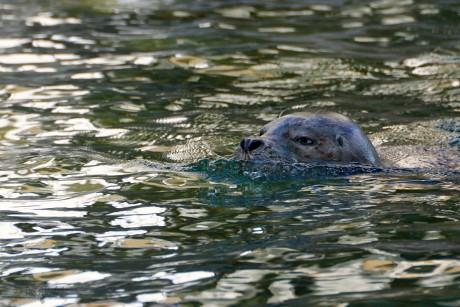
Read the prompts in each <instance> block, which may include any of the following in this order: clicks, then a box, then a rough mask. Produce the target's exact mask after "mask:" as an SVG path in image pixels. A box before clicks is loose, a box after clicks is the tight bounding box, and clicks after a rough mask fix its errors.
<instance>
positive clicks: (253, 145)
mask: <svg viewBox="0 0 460 307" xmlns="http://www.w3.org/2000/svg"><path fill="white" fill-rule="evenodd" d="M263 144H264V143H263V142H262V141H261V140H252V141H251V143H250V144H249V147H248V150H249V151H254V150H256V149H257V148H259V147H260V146H262V145H263Z"/></svg>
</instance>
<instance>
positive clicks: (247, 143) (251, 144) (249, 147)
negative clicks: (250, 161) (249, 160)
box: [240, 139, 265, 153]
mask: <svg viewBox="0 0 460 307" xmlns="http://www.w3.org/2000/svg"><path fill="white" fill-rule="evenodd" d="M264 144H265V143H264V141H262V140H258V139H243V140H241V142H240V147H241V149H243V151H244V152H246V153H249V152H251V151H254V150H256V149H257V148H260V147H261V146H263V145H264Z"/></svg>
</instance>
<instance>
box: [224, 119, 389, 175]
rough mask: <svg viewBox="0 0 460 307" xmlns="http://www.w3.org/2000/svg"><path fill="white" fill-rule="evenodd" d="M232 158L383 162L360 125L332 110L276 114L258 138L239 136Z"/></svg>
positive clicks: (293, 161)
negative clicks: (280, 115) (277, 115)
mask: <svg viewBox="0 0 460 307" xmlns="http://www.w3.org/2000/svg"><path fill="white" fill-rule="evenodd" d="M233 158H234V159H236V160H265V161H267V160H268V161H282V162H288V163H295V162H315V161H327V162H358V163H362V164H367V165H373V166H382V165H383V162H382V161H381V159H380V158H379V156H378V154H377V151H376V150H375V148H374V146H373V145H372V143H371V141H370V140H369V138H368V137H367V136H366V134H364V132H363V131H362V130H361V128H360V127H359V126H358V125H357V124H356V123H355V122H354V121H352V120H351V119H349V118H348V117H346V116H344V115H341V114H338V113H333V112H318V113H309V112H300V113H292V114H289V115H286V116H282V117H279V118H277V119H275V120H274V121H272V122H270V123H268V124H267V125H265V126H264V127H263V128H262V129H261V130H260V135H259V137H258V138H245V139H243V140H241V142H240V145H239V146H238V148H237V149H236V150H235V152H234V154H233Z"/></svg>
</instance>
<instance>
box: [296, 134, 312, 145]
mask: <svg viewBox="0 0 460 307" xmlns="http://www.w3.org/2000/svg"><path fill="white" fill-rule="evenodd" d="M294 141H295V142H296V143H299V144H300V145H303V146H312V145H315V144H316V142H315V141H314V140H312V139H310V138H308V137H306V136H299V137H297V138H295V139H294Z"/></svg>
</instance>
